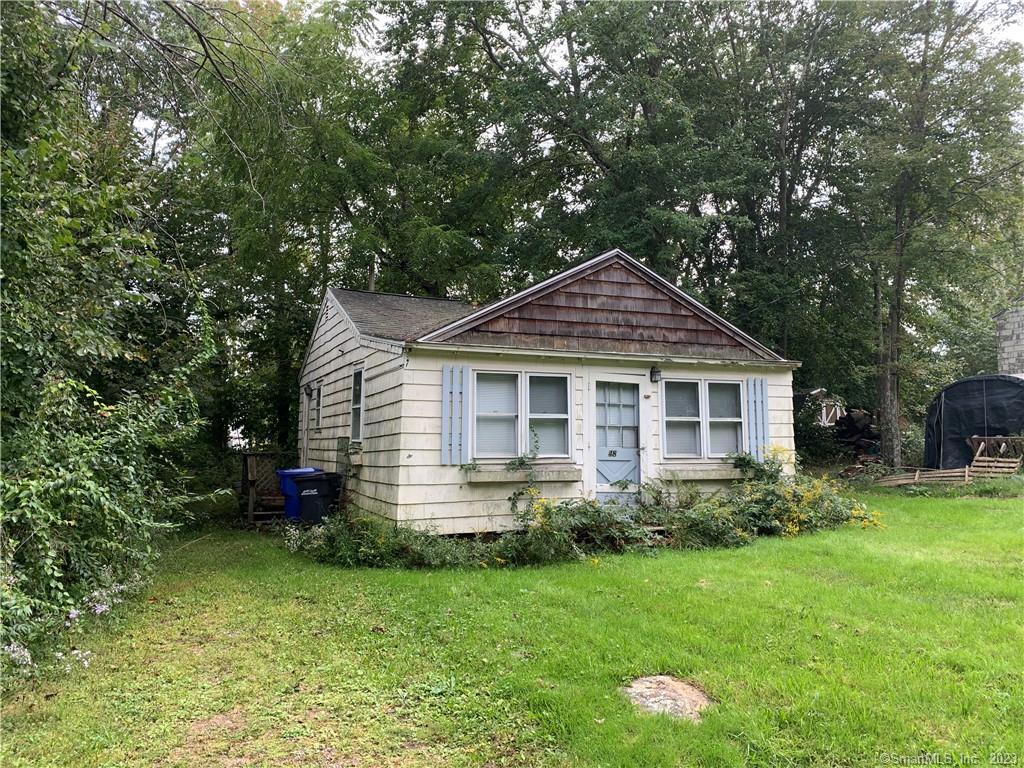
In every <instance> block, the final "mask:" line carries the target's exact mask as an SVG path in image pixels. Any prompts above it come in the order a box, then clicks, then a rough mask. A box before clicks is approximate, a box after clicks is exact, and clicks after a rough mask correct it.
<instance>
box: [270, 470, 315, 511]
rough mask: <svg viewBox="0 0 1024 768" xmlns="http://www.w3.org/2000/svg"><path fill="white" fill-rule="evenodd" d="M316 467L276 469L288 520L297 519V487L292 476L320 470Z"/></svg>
mask: <svg viewBox="0 0 1024 768" xmlns="http://www.w3.org/2000/svg"><path fill="white" fill-rule="evenodd" d="M322 471H323V470H321V469H319V468H318V467H295V468H293V469H278V470H276V472H277V479H278V481H280V483H281V494H282V495H283V496H284V516H285V518H287V519H288V520H298V519H299V517H300V511H299V489H298V488H296V487H295V481H294V480H293V479H292V478H295V477H301V476H302V475H312V474H313V473H314V472H322Z"/></svg>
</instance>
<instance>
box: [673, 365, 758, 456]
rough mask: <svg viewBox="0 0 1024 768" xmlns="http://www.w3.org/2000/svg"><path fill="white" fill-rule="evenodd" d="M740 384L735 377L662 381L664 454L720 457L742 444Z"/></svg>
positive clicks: (737, 451) (733, 451)
mask: <svg viewBox="0 0 1024 768" xmlns="http://www.w3.org/2000/svg"><path fill="white" fill-rule="evenodd" d="M742 392H743V388H742V385H741V383H740V382H738V381H703V380H701V381H696V380H695V381H680V380H674V381H673V380H666V381H665V382H664V398H663V409H664V414H663V417H662V418H663V433H664V451H665V456H666V458H675V459H683V458H690V459H692V458H704V457H707V458H721V457H724V456H728V455H729V454H732V453H739V452H740V451H741V450H742V446H743V403H742Z"/></svg>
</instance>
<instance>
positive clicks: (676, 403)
mask: <svg viewBox="0 0 1024 768" xmlns="http://www.w3.org/2000/svg"><path fill="white" fill-rule="evenodd" d="M698 393H699V387H698V385H697V382H696V381H666V382H665V415H666V416H669V417H672V416H687V417H698V416H700V395H699V394H698Z"/></svg>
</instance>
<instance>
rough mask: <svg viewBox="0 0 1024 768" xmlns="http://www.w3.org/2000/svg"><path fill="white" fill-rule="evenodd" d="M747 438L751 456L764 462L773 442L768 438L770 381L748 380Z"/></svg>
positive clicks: (759, 378) (763, 379)
mask: <svg viewBox="0 0 1024 768" xmlns="http://www.w3.org/2000/svg"><path fill="white" fill-rule="evenodd" d="M747 436H748V443H749V444H748V451H749V452H750V455H751V456H753V457H754V458H755V459H757V460H758V461H764V460H765V457H766V456H767V455H768V452H767V448H768V445H769V444H770V442H771V441H770V440H769V438H768V380H767V379H765V378H763V377H756V378H750V379H747Z"/></svg>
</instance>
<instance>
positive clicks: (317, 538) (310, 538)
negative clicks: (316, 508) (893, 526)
mask: <svg viewBox="0 0 1024 768" xmlns="http://www.w3.org/2000/svg"><path fill="white" fill-rule="evenodd" d="M736 462H737V465H738V466H740V468H741V469H743V471H744V473H745V475H746V479H745V480H744V481H743V482H740V483H737V484H735V485H734V486H732V487H731V488H730V489H729V490H727V491H724V492H720V493H716V494H712V495H710V496H708V495H702V494H701V493H700V492H699V490H697V488H696V487H695V486H692V485H689V484H685V483H679V482H675V481H672V480H666V481H659V482H651V483H645V484H644V485H643V486H642V487H641V488H640V490H639V492H638V493H637V497H636V502H635V503H633V504H623V503H621V502H604V503H602V502H599V501H596V500H594V499H568V500H555V499H548V498H545V497H543V496H541V495H540V492H539V491H538V490H537V489H536V488H534V487H528V488H527V489H525V490H524V492H523V493H521V494H516V498H517V499H518V500H520V501H522V500H524V499H525V500H526V503H525V504H522V505H520V506H519V507H518V508H517V522H518V527H517V528H516V529H515V530H512V531H509V532H507V533H504V534H500V535H490V536H487V537H446V536H435V535H432V534H431V533H429V532H424V531H417V530H413V529H411V528H407V527H402V526H396V525H394V524H388V523H385V522H383V521H380V520H378V519H373V518H367V517H362V516H359V515H353V516H346V515H338V516H336V517H334V518H331V519H329V520H327V521H325V522H324V523H323V524H322V525H319V526H314V527H311V528H289V529H288V530H287V532H286V544H287V546H288V548H289V549H291V550H292V551H295V552H299V551H301V552H304V553H306V554H308V555H309V556H311V557H313V558H314V559H316V560H319V561H321V562H326V563H335V564H339V565H345V566H369V567H377V568H386V567H392V566H406V567H413V568H451V567H456V568H457V567H485V568H486V567H508V566H525V565H540V564H543V563H554V562H562V561H566V560H572V559H578V558H582V557H587V556H593V555H598V554H603V553H615V552H629V551H636V550H641V549H643V550H649V549H652V548H665V547H670V548H676V549H709V548H714V547H739V546H743V545H744V544H747V543H748V542H749V541H751V540H752V539H753V538H754V537H755V536H758V535H761V536H778V535H781V536H795V535H798V534H801V533H808V532H811V531H816V530H820V529H822V528H833V527H837V526H839V525H842V524H844V523H848V522H861V523H863V524H865V525H868V524H873V523H875V522H876V521H875V519H874V518H873V517H872V516H871V515H869V514H868V513H867V510H866V509H865V508H864V506H863V505H862V504H860V503H859V502H857V501H855V500H853V499H849V498H847V497H845V496H842V495H841V494H840V492H839V488H838V486H837V485H836V484H835V483H833V482H832V481H829V480H827V479H824V478H809V477H803V476H793V477H790V476H786V475H785V474H784V472H783V463H782V460H781V458H780V457H779V456H775V455H773V456H770V457H769V458H768V460H767V461H765V462H757V461H754V460H753V459H751V458H750V457H737V459H736Z"/></svg>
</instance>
